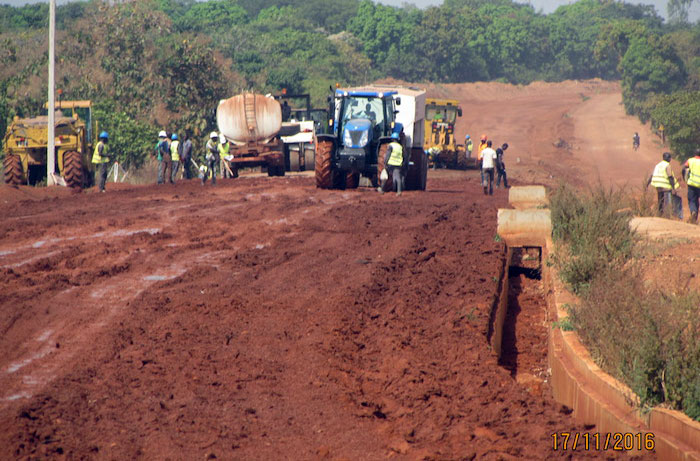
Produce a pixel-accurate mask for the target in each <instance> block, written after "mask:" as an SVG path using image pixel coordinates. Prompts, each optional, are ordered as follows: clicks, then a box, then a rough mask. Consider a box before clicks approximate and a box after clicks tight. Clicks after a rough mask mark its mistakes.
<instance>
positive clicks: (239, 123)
mask: <svg viewBox="0 0 700 461" xmlns="http://www.w3.org/2000/svg"><path fill="white" fill-rule="evenodd" d="M216 123H217V125H218V126H219V131H220V132H221V133H223V134H224V135H225V136H226V139H228V140H229V141H231V142H233V143H235V144H245V143H247V142H255V141H261V142H265V141H267V140H269V139H271V138H273V137H274V136H276V135H277V133H279V131H280V127H281V126H282V108H281V107H280V103H279V102H277V100H275V99H274V98H272V97H269V96H264V95H261V94H253V93H244V94H239V95H237V96H233V97H232V98H228V99H222V100H221V101H219V106H218V108H217V110H216Z"/></svg>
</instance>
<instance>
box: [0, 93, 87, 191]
mask: <svg viewBox="0 0 700 461" xmlns="http://www.w3.org/2000/svg"><path fill="white" fill-rule="evenodd" d="M91 107H92V105H91V103H90V101H61V102H57V103H56V108H57V109H56V115H55V131H54V133H55V147H56V151H55V153H54V155H55V156H56V161H55V163H54V164H55V165H56V168H57V169H58V171H57V172H58V174H59V175H60V176H61V177H62V178H63V180H64V181H65V183H66V185H67V186H69V187H89V186H90V185H91V184H92V182H93V176H94V175H93V174H92V172H94V166H93V165H92V163H91V161H90V160H91V158H90V157H91V154H92V142H91V139H92V133H93V130H92V117H91ZM65 109H70V110H71V113H70V115H66V113H65V112H64V110H65ZM79 113H81V114H82V115H83V117H84V118H81V116H80V115H79ZM48 125H49V117H48V115H41V116H38V117H34V118H22V119H21V118H19V117H15V118H14V120H13V121H12V123H10V125H9V126H8V127H7V133H6V134H5V138H4V140H3V146H4V150H5V160H4V170H5V182H6V183H7V184H10V185H15V186H16V185H20V184H36V183H38V182H40V181H41V180H43V178H44V177H45V175H46V164H47V157H46V151H47V148H48ZM54 173H55V172H54Z"/></svg>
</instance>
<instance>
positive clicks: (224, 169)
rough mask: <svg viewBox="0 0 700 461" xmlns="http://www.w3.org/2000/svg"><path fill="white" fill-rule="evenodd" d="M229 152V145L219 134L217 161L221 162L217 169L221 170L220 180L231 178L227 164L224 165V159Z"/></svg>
mask: <svg viewBox="0 0 700 461" xmlns="http://www.w3.org/2000/svg"><path fill="white" fill-rule="evenodd" d="M230 150H231V146H230V145H229V143H228V140H227V139H226V136H224V134H223V133H219V159H220V160H221V165H219V167H220V168H221V177H222V178H230V177H231V176H232V175H231V173H230V168H228V164H227V163H226V158H225V157H228V153H229V151H230Z"/></svg>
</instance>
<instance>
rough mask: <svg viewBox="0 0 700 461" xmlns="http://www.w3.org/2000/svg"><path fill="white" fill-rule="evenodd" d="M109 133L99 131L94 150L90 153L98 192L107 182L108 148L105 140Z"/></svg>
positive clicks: (103, 188)
mask: <svg viewBox="0 0 700 461" xmlns="http://www.w3.org/2000/svg"><path fill="white" fill-rule="evenodd" d="M108 141H109V134H108V133H107V132H106V131H103V132H102V133H100V137H99V141H97V144H96V145H95V150H94V151H93V153H92V163H94V164H95V183H97V185H98V187H99V190H100V192H104V191H105V183H106V182H107V172H108V171H109V170H108V168H107V166H108V164H109V149H108V148H107V142H108Z"/></svg>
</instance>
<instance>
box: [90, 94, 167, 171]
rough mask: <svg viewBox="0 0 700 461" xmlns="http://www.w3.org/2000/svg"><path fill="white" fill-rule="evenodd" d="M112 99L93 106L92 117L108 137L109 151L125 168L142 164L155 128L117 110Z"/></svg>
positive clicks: (148, 152) (150, 144)
mask: <svg viewBox="0 0 700 461" xmlns="http://www.w3.org/2000/svg"><path fill="white" fill-rule="evenodd" d="M117 107H118V105H117V104H116V103H115V102H114V101H106V100H104V101H101V102H98V103H96V104H95V105H94V106H93V117H94V118H95V119H96V120H98V121H99V123H100V129H103V130H106V131H107V132H108V133H109V138H110V151H111V152H113V153H114V154H115V157H116V160H117V161H118V162H119V163H120V164H122V165H123V166H124V167H125V168H127V169H129V168H132V167H133V168H138V167H140V166H141V165H143V163H144V161H145V160H146V159H147V158H148V155H149V154H150V153H151V152H152V150H153V142H154V139H155V136H156V135H155V134H156V133H157V128H156V127H154V126H151V125H150V124H148V123H145V122H143V121H139V120H137V119H135V118H134V117H133V116H132V115H130V114H129V113H127V112H124V111H120V110H117Z"/></svg>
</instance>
